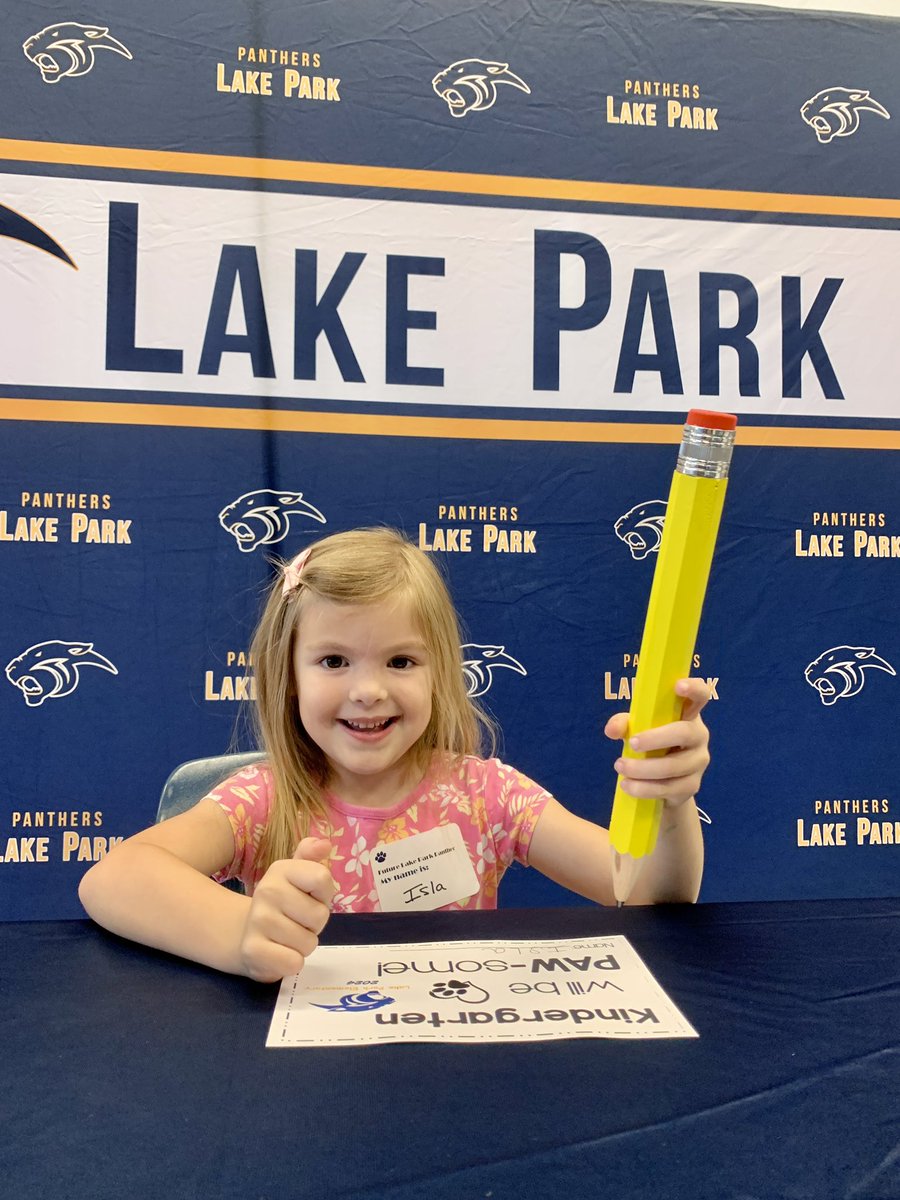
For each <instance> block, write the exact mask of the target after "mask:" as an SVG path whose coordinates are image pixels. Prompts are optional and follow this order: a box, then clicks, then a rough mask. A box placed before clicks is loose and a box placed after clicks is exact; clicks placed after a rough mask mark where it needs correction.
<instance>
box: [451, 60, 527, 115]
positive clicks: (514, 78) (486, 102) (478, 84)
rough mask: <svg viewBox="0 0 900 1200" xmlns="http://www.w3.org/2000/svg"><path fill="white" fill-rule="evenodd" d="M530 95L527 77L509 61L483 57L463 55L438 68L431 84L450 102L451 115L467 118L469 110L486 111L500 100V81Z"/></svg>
mask: <svg viewBox="0 0 900 1200" xmlns="http://www.w3.org/2000/svg"><path fill="white" fill-rule="evenodd" d="M498 83H508V84H509V85H510V87H514V88H518V89H519V91H521V92H527V93H528V94H529V95H530V94H531V88H530V87H529V86H528V84H527V83H526V82H525V80H524V79H520V78H519V76H518V75H516V74H514V72H512V71H510V69H509V63H502V62H486V61H485V59H483V58H461V59H460V60H459V62H455V63H451V64H450V66H449V67H444V69H443V71H438V73H437V75H435V77H434V79H432V81H431V86H432V87H433V88H434V90H435V91H436V92H437V94H438V95H439V96H440V98H441V99H442V100H444V101H446V103H447V107H448V108H449V109H450V115H451V116H453V117H464V116H465V115H466V113H468V112H483V111H484V109H486V108H491V107H492V105H493V104H494V103H495V102H496V100H497V84H498Z"/></svg>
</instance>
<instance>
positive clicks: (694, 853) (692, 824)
mask: <svg viewBox="0 0 900 1200" xmlns="http://www.w3.org/2000/svg"><path fill="white" fill-rule="evenodd" d="M702 877H703V834H702V832H701V829H700V818H699V815H698V813H697V805H696V804H695V803H694V801H693V800H687V801H685V803H684V804H680V805H679V806H678V807H677V808H668V807H667V808H664V809H663V813H662V820H661V821H660V826H659V838H658V840H657V843H656V849H655V850H654V852H653V854H652V855H650V857H649V858H648V859H647V860H646V861H645V862H644V863H643V864H642V867H641V871H640V874H639V875H638V877H637V880H636V882H635V885H634V890H633V892H632V894H631V896H630V897H629V903H630V904H667V903H683V902H685V901H687V902H688V903H693V902H694V901H695V900H696V899H697V896H698V895H699V892H700V881H701V879H702Z"/></svg>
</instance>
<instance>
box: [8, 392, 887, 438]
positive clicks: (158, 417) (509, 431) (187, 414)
mask: <svg viewBox="0 0 900 1200" xmlns="http://www.w3.org/2000/svg"><path fill="white" fill-rule="evenodd" d="M0 420H4V421H55V422H58V423H61V424H64V423H66V422H68V423H71V424H75V425H160V426H164V427H167V428H180V429H248V430H265V431H272V432H284V433H330V434H356V435H363V436H366V437H414V438H471V439H473V440H477V441H500V442H616V443H619V444H622V445H625V444H628V443H646V444H658V445H670V444H676V443H678V442H679V441H680V440H681V424H680V422H679V421H678V419H677V417H676V415H675V414H673V418H672V424H665V425H663V424H649V423H646V424H645V423H641V422H634V423H631V422H627V421H544V420H534V421H529V420H519V419H515V420H508V421H507V420H503V419H502V418H500V419H497V418H491V417H421V416H415V417H413V416H409V417H406V416H397V415H396V414H388V413H378V412H372V413H322V412H299V411H287V410H283V409H279V410H276V411H273V410H271V409H269V410H266V409H257V408H225V407H221V408H220V407H215V406H210V405H194V404H141V403H135V404H131V403H117V402H111V401H81V400H34V399H29V400H21V399H16V398H0ZM739 436H740V443H741V446H796V447H801V448H802V447H805V448H816V449H836V450H900V430H893V429H850V428H846V429H814V428H802V427H790V428H789V427H783V426H779V427H778V428H772V427H767V426H762V425H743V426H741V428H740V435H739Z"/></svg>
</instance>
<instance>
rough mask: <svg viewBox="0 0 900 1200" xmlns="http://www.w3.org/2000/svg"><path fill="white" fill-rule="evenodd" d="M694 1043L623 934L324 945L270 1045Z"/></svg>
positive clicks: (278, 1016)
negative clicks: (661, 1040)
mask: <svg viewBox="0 0 900 1200" xmlns="http://www.w3.org/2000/svg"><path fill="white" fill-rule="evenodd" d="M583 1037H593V1038H596V1037H603V1038H672V1037H697V1033H696V1031H695V1030H694V1029H693V1028H692V1026H691V1025H690V1023H689V1022H688V1021H687V1020H686V1019H685V1017H684V1016H683V1015H682V1014H681V1013H680V1012H679V1011H678V1009H677V1008H676V1007H675V1005H674V1004H673V1003H672V1001H671V1000H670V999H669V998H668V996H667V995H666V994H665V992H663V990H662V988H661V987H660V986H659V984H658V983H657V982H656V980H655V979H654V978H653V976H652V975H651V974H650V972H649V971H648V970H647V968H646V966H645V965H644V963H643V962H642V961H641V959H640V958H639V957H638V955H637V954H636V953H635V951H634V950H633V949H632V947H631V946H630V945H629V943H628V941H627V939H626V938H624V937H621V936H618V935H617V936H613V937H597V938H568V939H561V940H559V941H551V942H546V941H545V942H531V941H507V942H487V941H480V942H418V943H413V944H409V943H402V944H398V945H385V946H320V947H319V948H318V949H317V950H316V952H315V954H314V955H313V956H312V957H311V958H310V960H309V962H308V963H307V964H306V966H305V967H304V969H303V971H302V972H300V974H298V975H294V976H291V977H290V978H287V979H284V980H282V984H281V990H280V992H279V993H278V1001H277V1003H276V1005H275V1012H274V1015H273V1017H272V1024H271V1026H270V1028H269V1036H268V1038H267V1039H266V1045H267V1046H272V1047H285V1046H364V1045H372V1044H375V1043H378V1042H493V1041H549V1040H552V1039H556V1038H583Z"/></svg>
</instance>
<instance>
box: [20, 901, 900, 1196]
mask: <svg viewBox="0 0 900 1200" xmlns="http://www.w3.org/2000/svg"><path fill="white" fill-rule="evenodd" d="M601 933H603V934H611V933H621V934H624V935H625V936H626V937H628V939H629V940H630V941H631V943H632V945H633V946H634V947H635V949H636V950H637V952H638V953H639V954H640V955H641V957H642V958H643V959H644V961H645V963H646V964H647V966H648V967H649V969H650V970H651V971H652V972H653V974H654V975H655V976H656V978H657V979H658V980H659V982H660V984H661V985H662V986H663V988H664V989H665V990H666V991H667V992H668V993H669V995H670V996H671V997H672V999H673V1001H674V1002H675V1004H676V1005H677V1006H678V1007H679V1008H680V1009H681V1010H682V1012H683V1013H684V1014H685V1016H686V1017H687V1018H688V1020H689V1021H690V1022H691V1023H692V1024H693V1025H694V1027H695V1028H696V1029H697V1031H698V1033H699V1035H700V1036H699V1039H696V1040H693V1039H692V1040H671V1041H668V1040H667V1041H643V1042H622V1041H603V1040H596V1041H594V1040H571V1041H562V1042H553V1043H531V1044H525V1043H515V1044H509V1043H505V1044H502V1045H490V1044H483V1045H466V1046H448V1045H434V1044H416V1045H386V1046H372V1047H357V1048H341V1049H314V1050H310V1049H296V1050H267V1049H266V1048H265V1038H266V1032H267V1029H268V1024H269V1020H270V1017H271V1014H272V1010H273V1007H274V1003H275V996H276V993H277V987H276V986H274V985H273V986H264V985H261V984H254V983H251V982H249V981H247V980H243V979H238V978H233V977H230V976H225V975H220V974H217V973H216V972H213V971H209V970H206V969H205V968H202V967H198V966H194V965H192V964H189V963H184V962H181V961H179V960H176V959H173V958H170V957H169V956H167V955H165V954H161V953H157V952H155V951H151V950H146V949H143V948H141V947H137V946H133V945H131V944H129V943H126V942H124V941H122V940H120V939H118V938H116V937H114V936H112V935H110V934H106V933H104V932H103V931H101V930H99V929H98V928H97V927H96V926H94V925H92V924H91V923H89V922H79V921H73V922H59V923H21V924H8V925H0V963H2V967H0V971H2V974H0V995H2V1008H0V1011H2V1026H0V1029H2V1041H0V1047H2V1048H0V1064H2V1068H0V1074H2V1077H3V1081H2V1087H0V1195H3V1196H7V1195H8V1196H9V1197H10V1200H13V1198H15V1200H32V1198H35V1200H38V1198H39V1200H55V1198H56V1197H65V1198H66V1200H107V1198H109V1200H112V1198H113V1197H115V1198H116V1200H120V1198H123V1197H124V1198H127V1200H143V1198H146V1200H162V1198H163V1197H166V1198H171V1200H194V1198H197V1200H201V1198H202V1200H217V1198H218V1197H222V1198H225V1197H228V1198H229V1200H251V1198H252V1200H284V1198H292V1197H302V1198H303V1200H325V1198H328V1200H332V1198H337V1197H340V1198H347V1200H351V1198H356V1197H360V1198H365V1200H370V1198H374V1197H378V1198H382V1197H383V1198H385V1200H413V1198H418V1197H422V1198H423V1200H424V1198H426V1197H427V1198H428V1200H504V1198H507V1197H508V1198H509V1200H513V1198H515V1200H543V1198H545V1197H546V1198H547V1200H551V1198H552V1200H572V1198H574V1197H578V1198H580V1197H591V1198H592V1200H593V1198H594V1197H597V1198H599V1197H609V1198H610V1200H632V1198H634V1200H637V1198H638V1197H640V1198H643V1197H653V1200H670V1198H671V1200H707V1198H708V1200H774V1198H780V1197H784V1198H785V1200H787V1198H790V1200H801V1198H802V1200H806V1198H809V1200H829V1198H831V1197H834V1198H835V1200H836V1198H838V1197H841V1198H845V1197H846V1198H848V1200H849V1198H852V1200H898V1197H900V1053H898V1048H900V1003H898V979H900V902H896V901H890V900H861V901H817V902H803V903H791V904H786V903H771V904H724V905H717V904H710V905H699V906H696V907H690V906H672V907H657V908H653V909H624V910H622V911H616V910H609V909H606V910H602V909H591V908H583V907H582V908H567V909H559V910H534V909H532V910H502V911H500V912H496V913H472V914H460V913H437V914H427V915H419V916H413V915H409V914H406V915H401V916H391V915H373V916H365V917H335V918H333V919H332V921H331V922H330V924H329V926H328V928H327V931H326V940H328V941H330V942H340V943H350V944H352V943H366V942H378V941H427V940H434V939H456V938H460V939H470V938H506V937H509V938H516V937H528V938H530V937H534V938H535V939H541V938H547V937H578V936H582V935H588V934H601Z"/></svg>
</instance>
